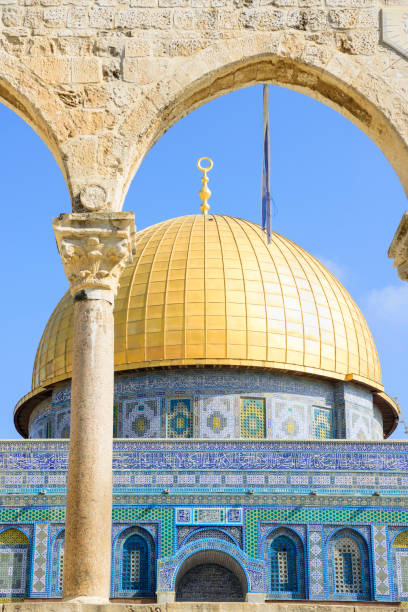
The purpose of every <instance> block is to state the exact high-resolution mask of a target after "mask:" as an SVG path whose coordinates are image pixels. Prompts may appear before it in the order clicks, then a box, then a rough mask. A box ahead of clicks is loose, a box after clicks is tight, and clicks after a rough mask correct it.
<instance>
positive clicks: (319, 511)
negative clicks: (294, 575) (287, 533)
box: [244, 500, 408, 558]
mask: <svg viewBox="0 0 408 612" xmlns="http://www.w3.org/2000/svg"><path fill="white" fill-rule="evenodd" d="M299 501H300V500H299ZM259 521H262V522H273V523H280V524H285V523H287V524H290V523H299V522H300V523H329V524H330V523H334V524H340V525H361V524H363V525H364V524H366V525H370V524H372V523H398V522H401V523H402V524H407V522H408V510H405V509H404V510H402V509H400V510H395V511H394V510H385V509H384V510H383V509H371V508H370V509H368V508H359V509H358V512H356V509H355V508H331V507H325V508H308V507H295V508H246V509H245V523H244V524H245V532H246V542H245V550H246V553H247V554H248V555H249V556H250V557H254V558H255V557H256V556H257V554H258V528H259V527H258V523H259Z"/></svg>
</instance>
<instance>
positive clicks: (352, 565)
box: [333, 536, 364, 595]
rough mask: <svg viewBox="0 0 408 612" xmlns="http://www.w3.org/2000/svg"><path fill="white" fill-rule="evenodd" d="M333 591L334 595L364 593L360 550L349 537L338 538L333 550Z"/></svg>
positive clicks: (356, 543) (355, 542)
mask: <svg viewBox="0 0 408 612" xmlns="http://www.w3.org/2000/svg"><path fill="white" fill-rule="evenodd" d="M333 572H334V590H335V592H336V593H351V594H353V593H355V594H360V595H361V594H362V593H363V592H364V585H363V567H362V559H361V550H360V546H359V544H358V542H357V541H356V540H355V539H354V538H352V537H350V536H345V537H342V538H339V539H338V540H337V542H336V543H335V545H334V549H333Z"/></svg>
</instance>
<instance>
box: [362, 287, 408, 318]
mask: <svg viewBox="0 0 408 612" xmlns="http://www.w3.org/2000/svg"><path fill="white" fill-rule="evenodd" d="M363 301H364V306H365V310H366V311H367V314H368V316H369V317H373V318H374V317H375V318H376V319H377V321H382V322H385V321H386V322H387V323H388V324H390V325H392V326H400V327H403V328H408V283H401V284H400V285H388V286H387V287H383V288H382V289H373V290H372V291H370V293H369V294H368V295H367V296H366V297H365V299H364V300H363Z"/></svg>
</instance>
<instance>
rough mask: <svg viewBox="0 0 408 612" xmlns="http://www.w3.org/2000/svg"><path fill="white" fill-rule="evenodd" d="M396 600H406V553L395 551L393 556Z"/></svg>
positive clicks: (407, 577)
mask: <svg viewBox="0 0 408 612" xmlns="http://www.w3.org/2000/svg"><path fill="white" fill-rule="evenodd" d="M394 559H395V569H396V572H395V573H396V579H397V592H398V599H401V600H406V599H408V551H401V550H400V551H396V552H395V554H394Z"/></svg>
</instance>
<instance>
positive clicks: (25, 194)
mask: <svg viewBox="0 0 408 612" xmlns="http://www.w3.org/2000/svg"><path fill="white" fill-rule="evenodd" d="M261 104H262V88H261V87H259V86H258V87H251V88H247V89H242V90H240V91H237V92H234V93H232V94H229V95H228V96H224V97H221V98H218V99H217V100H214V101H213V102H210V103H208V104H206V105H205V106H203V107H202V108H200V109H198V110H196V111H194V112H193V113H191V114H190V115H188V116H187V117H185V118H184V119H182V120H181V121H180V122H179V123H177V124H176V125H175V126H174V127H173V128H171V129H170V130H169V131H168V132H167V133H166V134H165V135H164V136H163V137H162V138H161V139H160V141H159V142H158V143H157V144H156V145H155V146H154V147H153V149H152V150H151V151H150V152H149V154H148V155H147V156H146V158H145V160H144V162H143V163H142V165H141V167H140V169H139V171H138V173H137V175H136V177H135V178H134V180H133V183H132V185H131V187H130V189H129V193H128V196H127V199H126V204H125V208H126V209H127V210H134V211H135V214H136V224H137V227H138V229H143V228H144V227H147V226H148V225H151V224H153V223H157V222H159V221H162V220H164V219H168V218H170V217H175V216H179V215H183V214H190V213H195V212H198V210H199V205H200V201H199V198H198V195H197V194H198V191H199V189H200V186H201V183H200V173H199V172H198V170H197V169H196V161H197V159H198V158H199V157H201V156H203V155H207V156H210V157H212V158H213V160H214V169H213V170H212V172H211V174H210V177H211V181H210V188H211V190H212V192H213V196H212V198H211V200H210V204H211V211H212V212H214V213H222V214H229V215H234V216H237V217H244V218H247V219H250V220H253V221H256V222H259V221H260V171H261V155H262V108H261ZM270 112H271V149H272V151H271V153H272V155H271V157H272V164H271V165H272V194H273V197H274V200H275V210H274V215H273V226H274V229H275V230H276V231H278V232H279V233H281V234H283V235H285V236H287V237H288V238H290V239H291V240H294V241H295V242H297V243H298V244H299V245H301V246H302V247H304V248H305V249H306V250H308V251H309V252H311V253H312V254H313V255H315V256H316V257H317V258H318V259H320V260H321V261H322V263H324V264H325V265H326V266H327V267H329V268H330V269H331V270H332V272H333V273H334V274H335V275H337V277H338V278H339V280H340V281H341V282H342V283H343V284H344V285H345V287H346V288H347V289H348V291H349V292H350V293H351V295H352V296H353V298H354V299H355V300H356V302H357V304H358V305H359V307H360V308H361V310H362V311H363V313H364V315H365V316H366V318H367V321H368V324H369V326H370V328H371V331H372V333H373V336H374V340H375V342H376V345H377V349H378V352H379V355H380V360H381V365H382V370H383V379H384V384H385V388H386V391H387V392H388V393H389V394H390V395H391V396H393V397H394V396H398V398H399V401H400V404H401V407H402V409H403V412H404V413H405V415H407V420H408V387H407V385H406V373H407V365H408V283H405V284H404V283H402V282H401V281H399V279H398V276H397V273H396V270H395V269H393V267H392V261H391V260H389V259H388V258H387V249H388V246H389V244H390V242H391V240H392V237H393V235H394V232H395V230H396V228H397V226H398V223H399V221H400V218H401V215H402V213H403V212H404V211H405V209H406V208H407V203H406V197H405V194H404V192H403V190H402V187H401V184H400V182H399V180H398V177H397V176H396V174H395V172H394V170H393V169H392V167H391V166H390V164H389V163H388V161H387V160H386V159H385V157H384V156H383V154H382V153H381V151H380V150H379V149H378V148H377V146H376V145H375V144H374V143H373V142H372V141H371V140H370V139H369V138H368V137H367V136H366V135H365V134H363V132H361V131H360V130H359V129H358V128H357V127H356V126H354V125H353V124H352V123H351V122H350V121H348V120H347V119H345V118H344V117H342V116H341V115H339V114H338V113H336V112H335V111H333V110H331V109H330V108H328V107H326V106H325V105H323V104H321V103H320V102H316V101H314V100H312V99H311V98H308V97H306V96H304V95H302V94H299V93H296V92H293V91H290V90H287V89H283V88H278V87H271V91H270ZM0 125H1V131H2V139H1V145H0V160H1V163H0V184H1V188H2V193H1V198H2V208H1V215H2V244H3V268H2V277H3V279H2V280H3V299H2V301H1V303H0V317H1V320H2V322H3V324H2V343H3V351H2V353H1V368H0V385H1V394H2V416H1V419H0V438H15V437H18V435H17V433H16V432H15V431H14V426H13V424H12V411H13V407H14V405H15V403H16V402H17V401H18V399H19V398H20V397H21V396H23V395H24V394H25V393H27V392H28V391H29V390H30V385H31V371H32V365H33V361H34V357H35V351H36V348H37V345H38V342H39V340H40V337H41V333H42V331H43V328H44V326H45V324H46V322H47V320H48V317H49V315H50V314H51V312H52V310H53V308H54V306H55V304H56V303H57V301H58V300H59V298H60V297H61V296H62V294H63V293H64V292H65V291H66V289H67V286H68V284H67V281H66V279H65V276H64V272H63V269H62V265H61V263H60V258H59V255H58V253H57V249H56V246H55V240H54V236H53V232H52V227H51V220H52V217H54V216H56V215H58V214H59V213H60V212H70V201H69V197H68V192H67V189H66V186H65V183H64V179H63V177H62V175H61V172H60V170H59V168H58V166H57V164H56V162H55V161H54V159H53V157H52V155H51V153H50V152H49V151H48V149H47V148H46V147H45V145H44V144H43V143H42V142H41V140H40V139H39V137H38V136H37V135H36V134H35V133H34V132H33V131H32V130H31V129H30V128H29V127H28V126H27V125H26V124H25V123H24V122H23V121H22V120H21V119H20V118H19V117H17V116H16V115H15V114H14V113H13V112H11V111H10V110H9V109H7V108H6V107H0ZM394 437H396V438H403V437H406V436H405V435H404V431H403V428H402V426H399V428H398V429H397V431H396V433H395V434H394Z"/></svg>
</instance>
